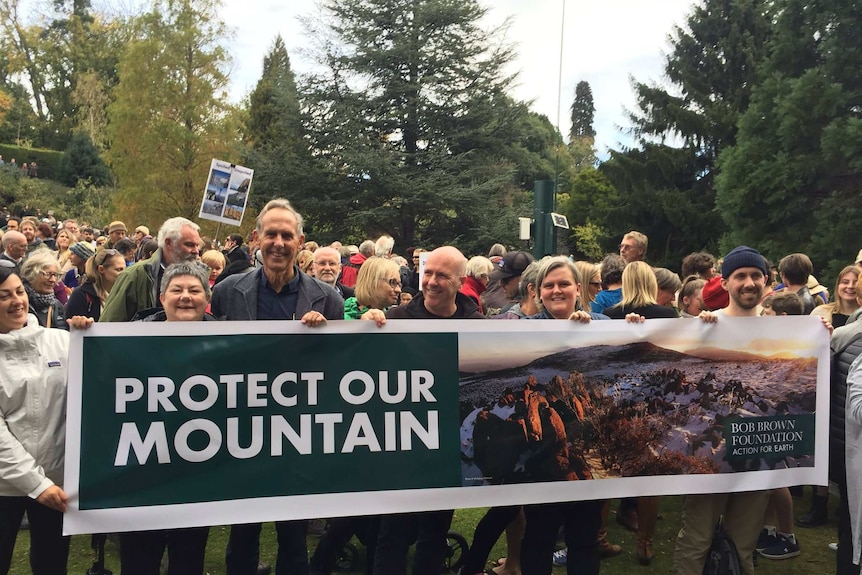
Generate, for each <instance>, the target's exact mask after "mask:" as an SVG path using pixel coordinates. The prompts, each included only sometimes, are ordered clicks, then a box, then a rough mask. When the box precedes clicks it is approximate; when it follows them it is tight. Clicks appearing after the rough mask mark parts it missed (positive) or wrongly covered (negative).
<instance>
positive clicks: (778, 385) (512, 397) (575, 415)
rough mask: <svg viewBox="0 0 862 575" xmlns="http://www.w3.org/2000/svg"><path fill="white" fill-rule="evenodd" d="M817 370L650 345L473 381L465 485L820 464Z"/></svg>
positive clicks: (565, 356)
mask: <svg viewBox="0 0 862 575" xmlns="http://www.w3.org/2000/svg"><path fill="white" fill-rule="evenodd" d="M816 386H817V360H816V358H813V357H798V356H796V355H795V354H794V353H793V352H789V351H781V352H777V353H769V354H759V353H750V352H746V351H740V350H726V349H722V348H719V347H708V346H700V347H697V348H693V349H690V350H687V351H685V352H683V351H677V350H675V349H670V348H665V347H661V346H659V345H657V344H655V343H650V342H635V343H629V344H625V345H594V346H585V347H576V348H571V349H567V350H564V351H560V352H555V353H550V354H548V355H545V356H542V357H539V358H538V359H535V360H533V361H531V362H529V363H527V364H525V365H522V366H519V367H508V368H505V369H496V370H488V371H478V372H464V371H462V372H461V378H460V405H461V417H462V422H461V430H460V433H461V455H462V473H463V484H464V485H465V486H467V485H494V484H507V483H526V482H529V483H533V482H537V481H576V480H586V479H600V478H611V477H634V476H643V475H679V474H714V473H727V472H733V471H743V470H744V471H756V470H759V469H775V468H776V467H782V466H788V467H809V466H813V465H814V457H813V454H814V440H813V438H814V416H813V412H814V409H815V399H816Z"/></svg>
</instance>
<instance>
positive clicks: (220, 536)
mask: <svg viewBox="0 0 862 575" xmlns="http://www.w3.org/2000/svg"><path fill="white" fill-rule="evenodd" d="M805 491H806V497H805V499H804V500H801V501H800V500H796V501H794V504H795V513H796V515H802V514H804V513H805V512H806V511H807V510H808V508H809V506H810V497H811V495H810V490H809V489H806V490H805ZM836 501H837V498H835V497H830V508H829V522H828V523H827V524H826V525H825V526H823V527H819V528H816V529H802V528H797V531H796V537H797V538H798V539H799V543H800V545H801V549H802V554H801V555H800V556H799V557H795V558H793V559H787V560H784V561H769V560H766V559H762V558H761V559H760V560H759V562H758V566H757V572H758V573H761V574H764V575H769V574H775V575H778V574H781V575H829V574H831V573H834V572H835V553H834V552H833V551H831V550H830V549H829V548H828V547H827V546H828V544H829V543H831V542H834V541H837V534H836V533H837V520H836V512H835V504H836ZM611 509H612V511H611V515H610V517H609V518H608V532H609V534H608V537H609V539H610V541H611V542H613V543H617V544H619V545H622V547H623V553H622V555H619V556H617V557H614V558H612V559H607V560H605V561H603V562H602V573H603V574H608V575H633V574H634V573H662V574H665V573H672V572H673V569H672V562H671V560H672V555H673V546H674V538H675V537H676V533H677V531H678V529H679V525H680V514H681V511H682V497H664V498H662V502H661V519H659V522H658V526H657V532H656V538H655V540H654V548H655V553H656V557H655V559H654V560H653V563H652V565H650V566H649V567H643V566H641V565H639V564H638V562H637V558H636V557H635V545H636V539H637V537H636V535H635V534H633V533H630V532H628V531H626V530H625V529H623V528H622V527H620V526H619V525H617V523H616V521H615V520H614V512H613V510H614V509H616V503H614V504H613V505H612V507H611ZM484 513H485V510H484V509H459V510H458V511H456V513H455V519H454V520H453V522H452V529H454V530H455V531H458V532H460V533H461V534H463V535H464V536H465V537H466V538H467V540H468V541H469V540H470V539H472V536H473V528H474V526H475V525H476V523H477V522H478V521H479V519H480V518H481V517H482V515H484ZM228 531H229V528H228V527H224V526H220V527H213V528H212V529H211V530H210V537H209V543H208V545H207V562H206V570H207V572H208V573H210V574H212V575H216V574H221V573H224V549H225V544H226V543H227V536H228ZM354 542H355V541H354ZM308 543H309V551H311V550H312V549H313V547H314V546H315V545H317V538H315V537H309V538H308ZM357 545H358V544H357ZM28 549H29V533H28V532H27V531H22V532H21V533H20V535H19V537H18V544H17V547H16V550H15V557H14V559H13V562H12V569H11V571H10V573H11V574H12V575H25V574H27V573H29V572H30V568H29V563H28V560H27V551H28ZM360 549H361V546H360ZM505 554H506V552H505V538H504V537H503V538H501V539H500V541H499V542H498V543H497V547H496V548H495V549H494V551H493V553H492V555H491V556H490V558H489V559H496V558H497V557H503V556H505ZM106 555H107V556H106V561H105V563H106V566H107V568H108V569H110V570H112V571H113V572H114V573H115V574H117V575H119V571H120V561H119V556H118V550H117V546H116V544H115V543H113V542H111V541H109V542H108V544H107V547H106ZM93 558H94V556H93V553H92V551H91V550H90V537H89V536H87V535H78V536H75V537H73V538H72V551H71V554H70V558H69V573H71V574H79V575H83V574H85V573H86V572H87V569H89V567H90V566H91V564H92V561H93ZM261 560H262V561H264V562H267V563H270V564H274V562H275V530H274V529H273V527H272V526H271V525H266V526H264V530H263V534H262V535H261ZM361 572H362V571H361V569H360V570H358V571H355V573H361ZM565 572H566V571H565V568H563V567H555V568H554V574H555V575H562V574H564V573H565Z"/></svg>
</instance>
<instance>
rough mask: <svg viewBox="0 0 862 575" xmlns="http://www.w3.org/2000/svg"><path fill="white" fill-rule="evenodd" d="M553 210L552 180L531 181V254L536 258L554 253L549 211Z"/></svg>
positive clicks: (552, 227)
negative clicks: (532, 240)
mask: <svg viewBox="0 0 862 575" xmlns="http://www.w3.org/2000/svg"><path fill="white" fill-rule="evenodd" d="M552 211H554V182H553V181H551V180H536V181H535V182H533V222H534V223H533V239H534V240H535V241H534V242H533V256H534V257H535V258H536V259H539V258H542V257H545V256H547V255H550V254H552V253H554V250H555V249H556V246H555V245H554V226H553V224H552V222H551V212H552Z"/></svg>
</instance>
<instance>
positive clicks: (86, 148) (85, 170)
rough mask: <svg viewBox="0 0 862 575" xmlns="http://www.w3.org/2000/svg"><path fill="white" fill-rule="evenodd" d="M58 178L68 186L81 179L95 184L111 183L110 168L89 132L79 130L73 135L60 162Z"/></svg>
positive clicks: (75, 183) (74, 184)
mask: <svg viewBox="0 0 862 575" xmlns="http://www.w3.org/2000/svg"><path fill="white" fill-rule="evenodd" d="M57 180H59V181H60V182H62V183H64V184H66V185H68V186H76V185H78V181H79V180H84V181H86V182H88V183H89V184H91V185H94V186H106V185H108V184H109V183H111V173H110V170H108V166H107V165H106V164H105V162H104V160H102V158H101V156H100V155H99V150H98V149H97V148H96V146H95V145H94V144H93V141H92V140H91V139H90V136H89V134H87V132H84V131H78V132H75V134H74V135H73V136H72V140H71V141H70V142H69V145H68V146H66V151H65V153H64V154H63V159H62V160H61V162H60V173H59V174H58V177H57Z"/></svg>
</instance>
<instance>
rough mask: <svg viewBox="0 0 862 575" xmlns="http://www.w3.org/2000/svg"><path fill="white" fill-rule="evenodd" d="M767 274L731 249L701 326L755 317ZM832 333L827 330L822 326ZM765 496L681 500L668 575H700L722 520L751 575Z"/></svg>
mask: <svg viewBox="0 0 862 575" xmlns="http://www.w3.org/2000/svg"><path fill="white" fill-rule="evenodd" d="M768 277H769V270H768V268H767V266H766V258H764V257H763V256H762V255H761V254H760V252H758V251H757V250H755V249H753V248H750V247H748V246H737V247H736V248H734V249H733V250H731V251H730V253H728V254H727V256H725V258H724V262H723V264H722V266H721V287H722V289H723V290H724V291H726V292H727V293H728V296H729V303H728V305H727V307H725V308H723V309H721V310H718V311H717V312H709V311H704V312H701V314H700V316H699V317H700V318H701V320H702V321H704V322H706V323H715V322H716V321H718V320H719V318H720V317H757V316H758V315H760V300H761V298H762V297H763V292H764V290H765V288H766V280H767V278H768ZM824 325H825V327H826V329H828V330H829V332H830V333H831V332H832V324H830V323H828V322H826V321H825V320H824ZM769 495H770V492H769V491H748V492H739V493H716V494H708V495H686V497H685V503H684V508H683V517H682V527H681V528H680V531H679V534H678V535H677V538H676V545H675V549H674V556H673V566H674V573H677V574H679V575H700V574H701V572H702V571H703V566H704V563H705V561H706V557H707V554H708V553H709V549H710V546H711V544H712V537H713V530H714V528H715V525H716V523H717V522H718V519H719V517H723V521H724V527H725V530H726V531H727V534H728V535H729V536H730V538H731V539H732V540H733V542H734V543H735V544H736V548H737V551H738V553H739V559H740V564H741V567H742V571H743V573H744V574H745V575H753V574H754V550H755V547H756V545H757V539H758V536H759V535H760V529H761V527H762V523H763V516H764V512H765V511H766V505H767V503H768V501H769Z"/></svg>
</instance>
